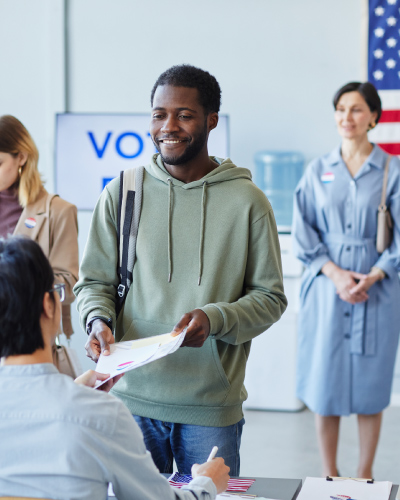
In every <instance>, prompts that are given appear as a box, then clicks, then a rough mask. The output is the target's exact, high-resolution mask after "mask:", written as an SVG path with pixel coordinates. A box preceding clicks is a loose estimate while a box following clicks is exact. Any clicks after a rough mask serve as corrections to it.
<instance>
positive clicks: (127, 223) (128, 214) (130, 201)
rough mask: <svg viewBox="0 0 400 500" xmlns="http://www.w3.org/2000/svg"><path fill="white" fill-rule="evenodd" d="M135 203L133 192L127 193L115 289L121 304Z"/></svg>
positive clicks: (123, 297)
mask: <svg viewBox="0 0 400 500" xmlns="http://www.w3.org/2000/svg"><path fill="white" fill-rule="evenodd" d="M134 202H135V191H128V192H127V196H126V203H125V220H124V225H123V230H122V260H121V266H120V277H121V280H120V284H119V286H118V289H117V293H118V297H119V299H121V301H122V302H123V301H124V299H125V296H126V294H127V292H128V290H127V287H128V280H127V278H128V249H129V235H130V230H131V224H132V217H133V206H134Z"/></svg>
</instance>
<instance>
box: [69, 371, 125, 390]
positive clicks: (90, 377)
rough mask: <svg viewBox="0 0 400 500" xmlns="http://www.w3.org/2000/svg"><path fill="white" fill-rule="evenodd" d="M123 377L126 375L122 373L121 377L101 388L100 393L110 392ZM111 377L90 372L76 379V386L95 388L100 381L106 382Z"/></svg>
mask: <svg viewBox="0 0 400 500" xmlns="http://www.w3.org/2000/svg"><path fill="white" fill-rule="evenodd" d="M123 375H124V374H123V373H121V375H117V376H116V377H113V378H112V379H111V380H109V381H108V382H106V383H105V384H103V385H102V386H100V387H99V391H104V392H109V391H110V390H111V389H112V388H113V387H114V385H115V384H116V383H117V382H118V380H119V379H120V378H121V377H122V376H123ZM109 376H110V375H107V374H104V373H99V372H95V371H94V370H88V371H87V372H85V373H83V374H82V375H79V377H77V378H76V379H75V384H80V385H86V386H87V387H94V386H95V385H96V382H97V381H98V380H100V381H103V380H106V379H108V377H109Z"/></svg>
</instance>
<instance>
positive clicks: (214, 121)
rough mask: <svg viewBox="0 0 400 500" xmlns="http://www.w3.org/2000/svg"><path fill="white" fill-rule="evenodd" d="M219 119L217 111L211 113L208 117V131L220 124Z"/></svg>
mask: <svg viewBox="0 0 400 500" xmlns="http://www.w3.org/2000/svg"><path fill="white" fill-rule="evenodd" d="M218 120H219V116H218V113H216V112H212V113H209V115H208V117H207V124H208V132H211V130H213V129H214V128H215V127H216V126H217V125H218Z"/></svg>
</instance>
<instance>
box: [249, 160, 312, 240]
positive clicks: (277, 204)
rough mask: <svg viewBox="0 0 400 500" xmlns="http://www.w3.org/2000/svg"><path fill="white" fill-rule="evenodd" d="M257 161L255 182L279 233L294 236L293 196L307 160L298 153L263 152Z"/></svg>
mask: <svg viewBox="0 0 400 500" xmlns="http://www.w3.org/2000/svg"><path fill="white" fill-rule="evenodd" d="M254 161H255V164H256V170H255V176H254V182H255V184H256V185H257V186H258V187H259V188H260V189H262V190H263V191H264V193H265V194H266V196H267V198H268V199H269V201H270V203H271V205H272V208H273V210H274V214H275V219H276V224H277V226H278V230H280V231H282V232H290V229H291V226H292V212H293V193H294V190H295V188H296V185H297V183H298V182H299V180H300V178H301V176H302V175H303V169H304V156H303V155H302V154H301V153H299V152H297V151H259V152H258V153H256V154H255V157H254Z"/></svg>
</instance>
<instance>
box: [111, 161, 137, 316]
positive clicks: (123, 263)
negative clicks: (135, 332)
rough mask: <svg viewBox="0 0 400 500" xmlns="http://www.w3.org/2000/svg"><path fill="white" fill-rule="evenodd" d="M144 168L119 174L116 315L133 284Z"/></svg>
mask: <svg viewBox="0 0 400 500" xmlns="http://www.w3.org/2000/svg"><path fill="white" fill-rule="evenodd" d="M143 172H144V167H138V168H136V169H129V170H126V171H125V172H123V171H122V172H121V173H120V186H119V200H118V230H117V238H118V264H119V265H118V269H117V272H118V276H119V285H118V288H117V297H116V299H117V300H116V313H117V316H118V314H119V312H120V311H121V308H122V306H123V303H124V301H125V298H126V296H127V294H128V291H129V288H130V286H131V283H132V271H133V266H134V263H135V260H136V239H137V238H136V237H137V232H138V227H139V220H140V213H141V204H142V192H143Z"/></svg>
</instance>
